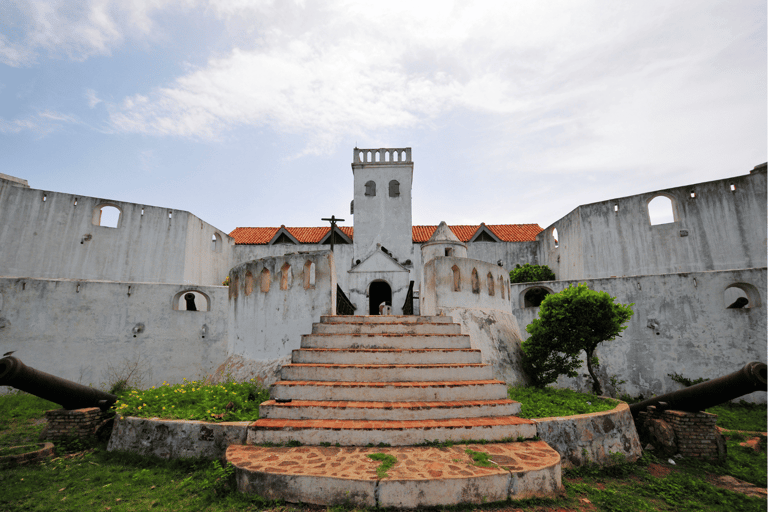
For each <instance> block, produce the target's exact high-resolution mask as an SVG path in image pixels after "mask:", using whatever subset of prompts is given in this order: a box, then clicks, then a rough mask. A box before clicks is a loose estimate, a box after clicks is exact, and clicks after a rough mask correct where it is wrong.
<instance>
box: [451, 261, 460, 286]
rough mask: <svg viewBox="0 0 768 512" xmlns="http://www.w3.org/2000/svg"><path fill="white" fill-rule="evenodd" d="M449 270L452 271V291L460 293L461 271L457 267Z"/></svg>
mask: <svg viewBox="0 0 768 512" xmlns="http://www.w3.org/2000/svg"><path fill="white" fill-rule="evenodd" d="M451 270H452V271H453V291H455V292H459V291H461V269H459V267H458V265H454V266H452V267H451Z"/></svg>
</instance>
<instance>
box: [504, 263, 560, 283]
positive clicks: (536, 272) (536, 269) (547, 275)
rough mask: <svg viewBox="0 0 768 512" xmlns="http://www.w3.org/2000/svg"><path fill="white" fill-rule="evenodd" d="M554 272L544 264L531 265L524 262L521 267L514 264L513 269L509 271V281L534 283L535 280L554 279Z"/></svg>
mask: <svg viewBox="0 0 768 512" xmlns="http://www.w3.org/2000/svg"><path fill="white" fill-rule="evenodd" d="M554 280H555V273H554V272H552V270H550V268H549V267H548V266H546V265H531V264H530V263H526V264H525V265H523V266H522V267H521V266H520V265H515V268H514V270H510V271H509V282H510V283H535V282H536V281H554Z"/></svg>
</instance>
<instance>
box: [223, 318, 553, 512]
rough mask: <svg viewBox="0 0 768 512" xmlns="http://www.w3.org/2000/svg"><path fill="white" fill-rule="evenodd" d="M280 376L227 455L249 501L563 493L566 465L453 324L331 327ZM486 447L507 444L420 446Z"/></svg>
mask: <svg viewBox="0 0 768 512" xmlns="http://www.w3.org/2000/svg"><path fill="white" fill-rule="evenodd" d="M281 378H282V380H280V381H278V382H276V383H275V384H273V386H272V388H271V399H270V400H268V401H266V402H264V403H262V404H261V406H260V408H259V416H260V418H259V419H258V420H257V421H255V422H254V423H252V424H251V425H250V426H249V427H248V434H247V444H246V445H241V446H238V445H232V446H230V447H229V448H228V449H227V460H228V461H230V462H231V463H232V464H234V466H235V468H236V477H237V480H238V488H239V489H240V490H241V491H242V492H249V493H257V494H260V495H262V496H264V497H267V498H270V499H272V498H281V499H285V500H287V501H300V502H305V503H315V504H322V505H334V504H342V503H347V504H350V503H354V504H359V505H364V506H376V507H398V508H420V507H423V506H439V505H454V504H458V503H464V502H473V503H482V502H485V501H498V500H505V499H510V498H511V499H520V498H527V497H532V496H552V495H553V494H554V493H556V492H557V490H558V489H560V488H561V482H560V456H559V455H558V454H557V452H555V451H554V450H552V449H551V448H550V447H549V446H547V445H546V443H544V442H543V441H537V440H535V438H536V424H535V423H534V422H533V421H531V420H527V419H523V418H519V417H517V416H516V414H518V413H519V412H520V404H519V403H517V402H514V401H512V400H509V399H508V398H507V385H506V384H505V383H504V382H502V381H499V380H495V379H493V376H492V370H491V367H490V365H487V364H483V363H482V359H481V353H480V351H479V350H474V349H472V348H471V345H470V339H469V336H467V335H463V334H461V326H460V325H459V324H455V323H453V322H452V319H451V318H450V317H444V316H430V317H426V316H324V317H321V321H320V323H316V324H314V325H313V328H312V334H307V335H304V336H302V341H301V348H300V349H298V350H294V351H293V356H292V362H291V364H288V365H285V366H284V367H283V368H282V374H281ZM480 440H485V441H496V442H500V443H498V444H488V445H485V444H477V445H474V444H470V445H467V446H464V445H461V446H453V447H448V448H444V447H434V446H416V445H423V444H424V443H425V442H433V441H438V442H460V441H465V442H466V441H480ZM521 441H522V442H521ZM285 444H288V445H289V446H288V447H286V446H280V447H275V446H274V445H285ZM298 444H300V445H301V446H295V445H298ZM370 446H374V448H370ZM446 450H447V451H446ZM473 450H474V451H478V450H484V451H486V452H487V453H489V454H491V456H492V457H493V458H492V460H493V462H494V467H492V468H491V467H478V466H477V465H475V464H474V463H473V462H472V458H471V456H470V455H468V454H467V453H469V452H471V451H473ZM375 452H383V453H386V454H389V455H391V456H392V457H394V458H395V459H396V460H397V461H398V462H397V464H396V465H395V466H394V467H393V468H392V469H391V470H390V473H389V476H385V477H383V478H382V477H380V476H377V473H376V466H377V465H378V463H377V462H375V461H374V460H373V459H371V458H369V457H368V455H369V454H372V453H375Z"/></svg>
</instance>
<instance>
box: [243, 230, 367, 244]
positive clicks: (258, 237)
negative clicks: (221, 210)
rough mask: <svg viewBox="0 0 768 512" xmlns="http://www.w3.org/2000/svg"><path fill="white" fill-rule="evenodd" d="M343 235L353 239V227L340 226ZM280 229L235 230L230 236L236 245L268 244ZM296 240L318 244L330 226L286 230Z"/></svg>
mask: <svg viewBox="0 0 768 512" xmlns="http://www.w3.org/2000/svg"><path fill="white" fill-rule="evenodd" d="M338 228H339V229H340V230H341V232H342V233H344V234H345V235H347V236H348V237H350V238H352V231H353V228H352V226H338ZM279 229H280V228H235V229H234V230H233V231H232V232H231V233H230V234H229V236H231V237H232V238H234V239H235V244H236V245H263V244H268V243H269V241H270V240H272V238H274V236H275V234H276V233H277V231H278V230H279ZM285 229H286V230H287V231H288V232H289V233H290V234H291V235H293V236H294V237H295V238H296V240H298V241H299V242H300V243H303V244H316V243H318V242H319V241H320V240H322V239H323V237H324V236H325V235H326V234H328V232H329V231H330V230H331V227H330V226H324V227H319V228H285Z"/></svg>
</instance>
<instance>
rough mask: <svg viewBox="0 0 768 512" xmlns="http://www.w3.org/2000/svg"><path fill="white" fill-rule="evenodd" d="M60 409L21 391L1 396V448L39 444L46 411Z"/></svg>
mask: <svg viewBox="0 0 768 512" xmlns="http://www.w3.org/2000/svg"><path fill="white" fill-rule="evenodd" d="M60 408H61V407H60V406H59V405H57V404H54V403H53V402H49V401H48V400H43V399H42V398H38V397H36V396H33V395H30V394H27V393H23V392H21V391H13V392H11V393H8V394H5V395H0V446H13V445H20V444H28V443H35V442H37V438H38V436H39V435H40V432H42V430H43V428H44V427H45V420H44V418H45V411H49V410H51V409H60Z"/></svg>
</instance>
